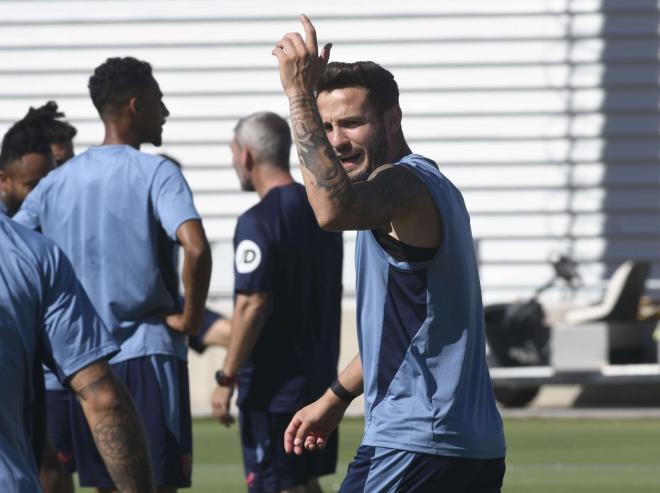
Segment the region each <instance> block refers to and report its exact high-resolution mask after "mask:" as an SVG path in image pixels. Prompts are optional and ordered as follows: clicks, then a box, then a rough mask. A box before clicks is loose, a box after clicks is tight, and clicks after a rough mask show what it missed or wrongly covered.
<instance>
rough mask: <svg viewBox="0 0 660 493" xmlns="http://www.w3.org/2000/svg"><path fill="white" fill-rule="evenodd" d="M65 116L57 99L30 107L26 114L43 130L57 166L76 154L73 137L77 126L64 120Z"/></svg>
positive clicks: (34, 124) (33, 123)
mask: <svg viewBox="0 0 660 493" xmlns="http://www.w3.org/2000/svg"><path fill="white" fill-rule="evenodd" d="M64 116H65V115H64V113H63V112H61V111H59V109H58V107H57V103H56V102H55V101H48V102H47V103H46V104H44V105H43V106H40V107H39V108H30V110H29V111H28V114H27V115H26V116H25V118H26V119H29V120H30V122H31V124H32V125H33V126H36V127H38V128H39V130H40V131H41V132H43V135H44V138H45V139H46V141H47V142H48V144H49V145H50V153H51V154H52V155H53V158H54V159H55V162H56V163H57V166H61V165H62V164H64V163H65V162H66V161H68V160H69V159H71V158H72V157H73V156H74V152H73V138H74V137H75V136H76V134H77V133H78V130H77V129H76V127H74V126H73V125H71V124H70V123H69V122H67V121H64V120H62V118H64Z"/></svg>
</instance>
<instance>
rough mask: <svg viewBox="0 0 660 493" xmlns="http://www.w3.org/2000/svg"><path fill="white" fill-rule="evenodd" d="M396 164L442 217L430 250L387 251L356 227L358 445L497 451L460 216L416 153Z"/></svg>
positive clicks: (476, 294)
mask: <svg viewBox="0 0 660 493" xmlns="http://www.w3.org/2000/svg"><path fill="white" fill-rule="evenodd" d="M395 166H405V167H406V168H407V169H408V170H410V171H411V172H413V173H414V174H415V175H416V176H418V177H419V178H420V179H421V180H422V182H423V183H424V184H425V185H426V187H427V189H428V190H429V192H430V194H431V196H432V197H433V200H434V202H435V204H436V207H437V208H438V211H439V212H440V216H441V219H442V244H441V246H440V248H439V249H438V251H437V252H436V254H435V255H434V257H433V258H432V260H430V261H429V262H421V263H416V264H411V263H407V262H402V261H397V260H395V259H394V258H392V257H391V256H390V255H389V254H388V253H387V252H385V250H384V249H383V248H382V247H381V246H380V244H379V243H378V242H377V241H376V239H375V238H374V235H373V233H372V232H371V231H359V232H358V237H357V244H356V250H355V262H356V269H357V281H356V282H357V317H358V338H359V346H360V356H361V359H362V369H363V372H364V393H365V434H364V441H363V444H364V445H370V446H374V447H387V448H393V449H400V450H408V451H411V452H421V453H427V454H435V455H443V456H457V457H469V458H481V459H487V458H498V457H503V456H504V455H505V443H504V433H503V428H502V420H501V418H500V415H499V412H498V410H497V408H496V406H495V399H494V396H493V391H492V386H491V381H490V375H489V373H488V367H487V365H486V351H485V342H484V315H483V306H482V301H481V287H480V283H479V274H478V270H477V262H476V258H475V254H474V247H473V240H472V232H471V229H470V218H469V215H468V212H467V210H466V208H465V204H464V202H463V197H462V196H461V193H460V192H459V191H458V189H456V187H454V185H453V184H452V183H451V182H450V181H449V180H448V179H447V178H445V177H444V176H443V175H442V173H440V171H439V170H438V167H437V165H436V164H435V163H434V162H433V161H431V160H429V159H426V158H424V157H423V156H420V155H416V154H411V155H408V156H406V157H404V158H403V159H402V160H401V161H400V162H398V163H395Z"/></svg>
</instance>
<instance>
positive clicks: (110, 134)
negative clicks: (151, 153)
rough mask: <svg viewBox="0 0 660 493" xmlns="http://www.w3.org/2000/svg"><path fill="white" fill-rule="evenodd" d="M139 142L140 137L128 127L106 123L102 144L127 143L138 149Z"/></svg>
mask: <svg viewBox="0 0 660 493" xmlns="http://www.w3.org/2000/svg"><path fill="white" fill-rule="evenodd" d="M141 144H142V142H140V139H139V138H138V137H137V136H136V135H135V133H134V132H132V131H131V130H130V129H128V128H126V127H120V126H117V125H113V124H108V123H106V125H105V137H104V138H103V145H104V146H108V145H127V146H131V147H134V148H135V149H138V150H139V149H140V145H141Z"/></svg>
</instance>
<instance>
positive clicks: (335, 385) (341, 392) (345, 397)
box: [330, 378, 357, 404]
mask: <svg viewBox="0 0 660 493" xmlns="http://www.w3.org/2000/svg"><path fill="white" fill-rule="evenodd" d="M330 390H332V391H333V392H334V394H335V395H336V396H337V397H339V398H340V399H341V400H342V401H344V402H345V403H346V404H350V403H351V401H352V400H353V399H355V398H356V397H357V395H355V394H353V393H352V392H349V391H348V390H346V388H345V387H344V386H343V385H342V384H341V383H339V379H338V378H337V379H335V381H334V382H332V383H331V384H330Z"/></svg>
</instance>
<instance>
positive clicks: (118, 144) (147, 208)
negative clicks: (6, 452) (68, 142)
mask: <svg viewBox="0 0 660 493" xmlns="http://www.w3.org/2000/svg"><path fill="white" fill-rule="evenodd" d="M89 91H90V95H91V98H92V101H93V103H94V106H95V107H96V109H97V110H98V112H99V115H100V117H101V120H102V121H103V124H104V126H105V137H104V139H103V144H102V145H100V146H94V147H91V148H90V149H88V150H87V151H85V152H83V153H82V154H79V155H78V156H76V157H74V158H72V159H71V160H70V161H69V162H67V164H66V166H61V167H59V168H58V169H57V170H55V171H54V172H52V173H51V174H49V175H48V176H47V177H46V178H44V179H43V180H42V181H41V182H40V183H39V185H38V186H37V187H36V188H35V189H34V190H33V192H32V193H31V194H30V195H29V196H28V197H27V199H26V201H25V202H24V203H23V206H22V208H21V210H20V211H19V212H18V213H17V214H16V216H15V220H16V221H18V222H21V223H23V224H24V225H27V226H29V227H32V228H38V227H40V228H41V229H42V231H43V233H44V234H45V235H46V236H49V237H51V238H53V239H54V240H55V241H56V242H57V243H58V245H59V246H60V247H61V248H62V249H63V250H64V252H65V254H66V255H67V257H69V259H70V260H71V262H72V264H73V266H74V269H75V271H76V274H77V276H78V278H79V279H80V281H81V284H82V285H83V286H84V288H85V290H86V291H87V293H88V294H89V297H90V300H91V301H92V304H93V305H94V307H95V309H96V310H97V312H98V313H99V315H100V317H101V319H102V320H103V322H104V323H105V325H106V326H107V327H108V328H109V329H110V330H111V332H112V334H113V335H114V337H115V339H116V340H117V342H118V343H119V344H120V347H121V350H120V352H119V354H117V355H116V356H115V357H114V358H113V359H112V360H111V361H110V363H111V365H112V367H113V370H114V371H115V372H116V373H117V374H118V376H119V378H120V379H121V380H123V381H124V383H125V384H126V386H127V387H128V389H129V391H130V393H131V395H132V397H133V400H134V401H135V404H136V407H137V409H138V413H139V414H140V416H141V418H142V420H143V422H144V425H145V428H146V431H147V437H148V441H149V445H150V450H151V457H152V461H153V467H154V472H155V476H156V483H157V486H158V490H159V491H160V492H171V491H176V489H177V488H178V487H188V486H190V474H191V465H192V444H191V441H192V440H191V422H190V404H189V391H188V374H187V364H186V356H187V346H186V336H187V335H192V334H195V333H196V332H197V331H198V330H199V327H200V325H201V323H202V314H203V309H204V303H205V301H206V295H207V292H208V286H209V281H210V274H211V253H210V248H209V245H208V241H207V239H206V235H205V233H204V229H203V227H202V223H201V220H200V217H199V214H198V213H197V210H196V209H195V206H194V205H193V201H192V194H191V192H190V189H189V187H188V185H187V183H186V181H185V179H184V178H183V175H182V174H181V171H180V170H179V169H178V168H177V167H176V166H175V165H174V164H172V163H171V162H170V161H169V160H167V159H165V158H163V157H160V156H154V155H150V154H145V153H143V152H140V150H139V149H140V146H141V145H142V144H146V143H150V144H153V145H155V146H159V145H160V144H161V140H162V137H161V135H162V127H163V124H164V123H165V119H166V118H167V116H168V115H169V111H168V110H167V108H166V106H165V105H164V103H163V101H162V97H163V94H162V92H161V91H160V88H159V86H158V83H157V82H156V80H155V78H154V77H153V74H152V71H151V66H150V65H149V64H148V63H147V62H144V61H140V60H137V59H135V58H131V57H126V58H109V59H108V60H106V62H105V63H103V64H101V65H100V66H98V67H97V68H96V69H95V71H94V74H93V75H92V76H91V77H90V79H89ZM161 230H164V231H165V232H166V233H167V235H168V236H169V238H170V239H171V240H173V241H178V242H179V243H180V244H181V246H182V247H183V252H184V255H183V275H182V279H183V284H184V288H185V303H184V308H183V311H182V312H180V313H179V312H177V311H176V300H174V299H172V296H171V295H170V293H169V291H168V290H167V287H166V285H165V282H164V280H163V276H162V273H161V265H163V262H166V261H170V259H161V258H159V255H158V245H157V244H158V235H159V232H160V231H161ZM71 417H72V428H73V430H72V431H73V433H72V436H73V441H74V449H75V451H76V454H75V455H76V457H75V460H76V466H77V468H78V472H79V477H80V483H81V485H82V486H93V487H96V488H98V489H99V490H100V491H102V492H106V491H114V490H115V488H116V486H115V484H114V482H113V481H112V478H111V476H110V475H109V474H108V471H107V470H106V468H105V467H104V466H103V463H102V461H101V459H100V456H99V454H98V451H97V449H96V446H95V444H94V440H93V438H92V436H91V434H90V433H89V429H88V428H87V426H86V425H85V423H84V421H83V420H82V411H81V409H80V407H79V406H77V405H74V406H73V409H72V416H71Z"/></svg>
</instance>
